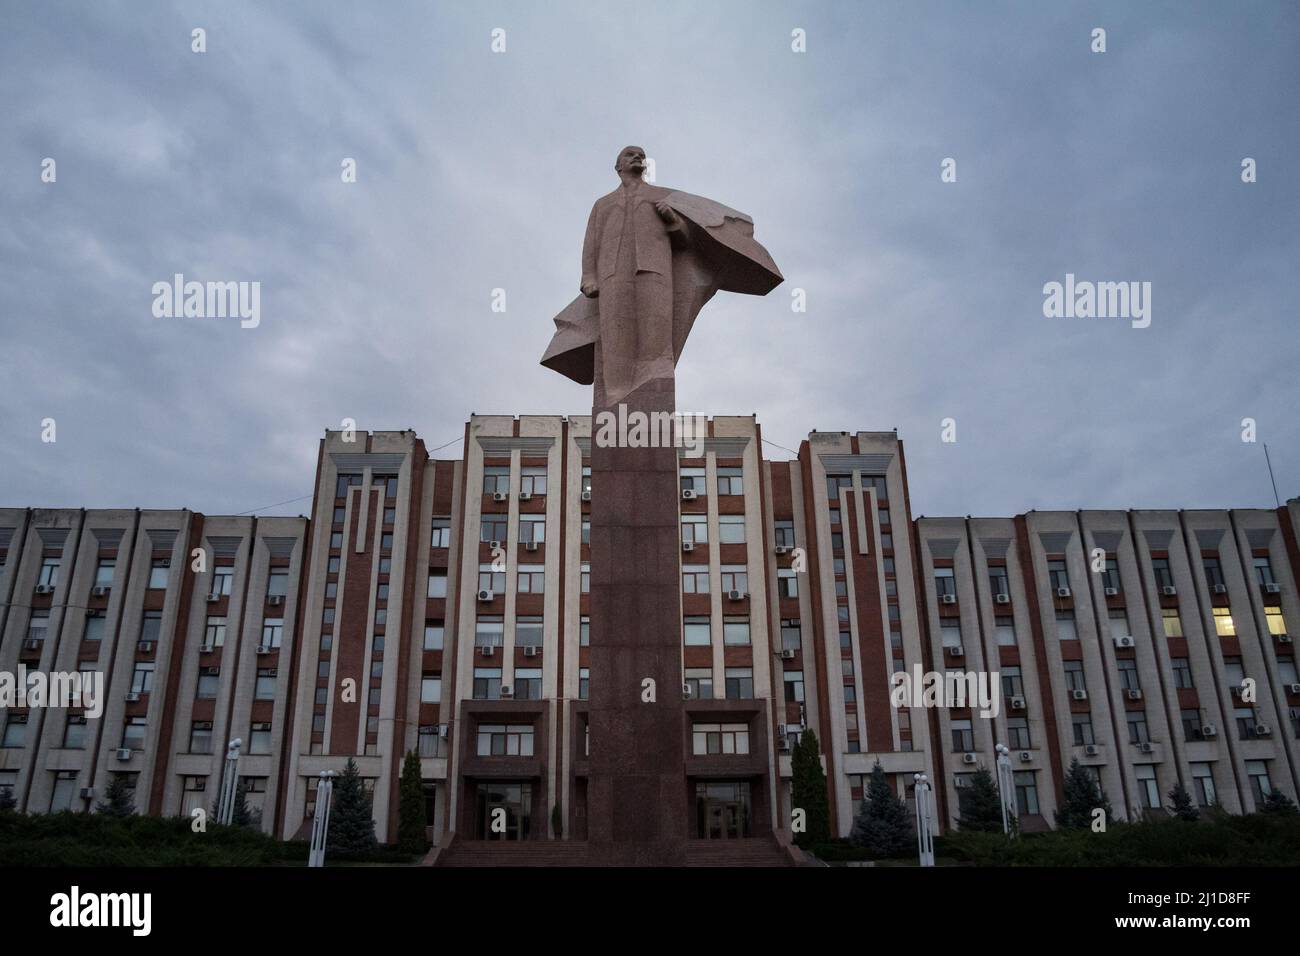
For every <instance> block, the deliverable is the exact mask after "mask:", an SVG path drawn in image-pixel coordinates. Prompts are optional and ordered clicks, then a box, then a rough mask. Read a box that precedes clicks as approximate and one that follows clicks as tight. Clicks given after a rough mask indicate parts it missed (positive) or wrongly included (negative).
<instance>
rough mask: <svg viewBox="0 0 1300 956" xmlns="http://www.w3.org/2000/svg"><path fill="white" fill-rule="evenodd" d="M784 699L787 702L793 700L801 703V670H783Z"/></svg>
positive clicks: (802, 700) (802, 699) (802, 698)
mask: <svg viewBox="0 0 1300 956" xmlns="http://www.w3.org/2000/svg"><path fill="white" fill-rule="evenodd" d="M784 677H785V699H786V701H787V703H789V702H795V703H800V704H802V703H803V702H804V697H803V671H786V672H785V675H784Z"/></svg>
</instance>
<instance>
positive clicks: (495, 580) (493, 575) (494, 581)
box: [430, 564, 506, 594]
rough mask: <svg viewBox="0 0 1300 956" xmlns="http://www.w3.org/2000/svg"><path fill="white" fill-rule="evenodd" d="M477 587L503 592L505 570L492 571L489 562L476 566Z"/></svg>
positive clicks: (445, 588)
mask: <svg viewBox="0 0 1300 956" xmlns="http://www.w3.org/2000/svg"><path fill="white" fill-rule="evenodd" d="M432 577H433V575H430V579H432ZM431 586H432V585H431ZM478 589H479V590H480V591H491V592H492V593H493V594H504V593H505V590H506V573H505V571H494V570H492V565H491V564H480V565H479V566H478ZM446 590H447V586H446V584H445V583H444V584H443V592H444V594H445V593H446Z"/></svg>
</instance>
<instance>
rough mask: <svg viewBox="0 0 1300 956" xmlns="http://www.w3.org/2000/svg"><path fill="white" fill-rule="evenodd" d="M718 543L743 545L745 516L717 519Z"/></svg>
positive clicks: (723, 516) (724, 516) (726, 516)
mask: <svg viewBox="0 0 1300 956" xmlns="http://www.w3.org/2000/svg"><path fill="white" fill-rule="evenodd" d="M718 541H719V543H721V544H744V543H745V516H744V515H721V516H719V517H718Z"/></svg>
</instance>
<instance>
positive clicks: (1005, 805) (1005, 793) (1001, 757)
mask: <svg viewBox="0 0 1300 956" xmlns="http://www.w3.org/2000/svg"><path fill="white" fill-rule="evenodd" d="M994 749H995V750H996V751H997V754H998V797H999V798H1000V801H1001V803H1002V832H1003V833H1005V834H1006V835H1007V836H1008V837H1010V836H1014V833H1013V831H1012V827H1011V821H1012V820H1014V819H1016V817H1017V811H1016V783H1015V777H1013V776H1012V773H1011V751H1010V750H1009V749H1008V748H1007V746H1006V744H998V745H997V746H996V747H995V748H994Z"/></svg>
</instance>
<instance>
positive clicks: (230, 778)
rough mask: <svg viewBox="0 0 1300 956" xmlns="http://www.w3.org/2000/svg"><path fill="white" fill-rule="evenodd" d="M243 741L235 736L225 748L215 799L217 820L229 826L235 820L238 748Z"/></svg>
mask: <svg viewBox="0 0 1300 956" xmlns="http://www.w3.org/2000/svg"><path fill="white" fill-rule="evenodd" d="M243 744H244V742H243V741H242V740H240V739H239V738H238V737H236V738H235V739H234V740H232V741H231V742H230V746H228V747H227V748H226V761H225V767H224V770H223V776H222V778H221V792H220V794H219V799H218V801H217V822H218V823H222V824H225V825H226V826H230V825H231V824H232V823H233V822H234V820H235V797H236V796H237V795H238V792H239V748H240V747H242V746H243Z"/></svg>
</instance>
